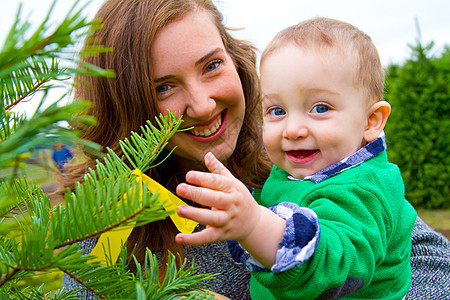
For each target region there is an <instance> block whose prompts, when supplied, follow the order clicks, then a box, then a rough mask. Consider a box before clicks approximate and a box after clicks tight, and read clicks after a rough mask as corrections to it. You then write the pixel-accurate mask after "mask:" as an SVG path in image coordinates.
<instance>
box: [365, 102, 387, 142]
mask: <svg viewBox="0 0 450 300" xmlns="http://www.w3.org/2000/svg"><path fill="white" fill-rule="evenodd" d="M390 113H391V106H390V105H389V103H387V102H386V101H384V100H383V101H378V102H376V103H374V104H373V105H372V106H371V107H370V110H369V116H368V118H367V124H366V129H365V131H364V140H365V141H366V142H372V141H374V140H375V139H376V138H377V137H378V136H379V135H380V133H381V131H382V130H383V129H384V126H385V125H386V121H387V119H388V117H389V114H390Z"/></svg>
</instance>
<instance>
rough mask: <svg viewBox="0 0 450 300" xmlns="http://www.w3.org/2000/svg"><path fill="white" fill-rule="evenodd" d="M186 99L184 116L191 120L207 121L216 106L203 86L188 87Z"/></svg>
mask: <svg viewBox="0 0 450 300" xmlns="http://www.w3.org/2000/svg"><path fill="white" fill-rule="evenodd" d="M187 98H188V99H187V108H186V114H187V115H188V116H189V117H190V118H193V119H208V118H209V117H211V115H212V114H213V112H214V110H215V108H216V105H217V103H216V100H215V99H214V98H213V97H212V95H211V94H210V93H209V92H208V89H207V87H205V86H196V87H190V88H189V90H188V93H187Z"/></svg>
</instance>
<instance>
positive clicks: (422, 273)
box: [406, 217, 450, 299]
mask: <svg viewBox="0 0 450 300" xmlns="http://www.w3.org/2000/svg"><path fill="white" fill-rule="evenodd" d="M411 267H412V283H411V288H410V289H409V291H408V294H407V295H406V299H447V297H449V295H450V243H449V241H448V239H446V238H445V237H444V236H443V235H442V234H440V233H438V232H436V231H434V230H433V229H432V228H431V227H429V226H428V225H427V224H426V223H425V222H424V221H422V219H420V218H419V217H417V219H416V223H415V225H414V229H413V232H412V251H411Z"/></svg>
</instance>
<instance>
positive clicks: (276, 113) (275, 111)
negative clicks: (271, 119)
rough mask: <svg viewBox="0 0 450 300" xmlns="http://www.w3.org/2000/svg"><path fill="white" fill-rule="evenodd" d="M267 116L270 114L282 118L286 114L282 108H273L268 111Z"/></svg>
mask: <svg viewBox="0 0 450 300" xmlns="http://www.w3.org/2000/svg"><path fill="white" fill-rule="evenodd" d="M269 114H271V115H272V116H282V115H285V114H286V112H285V111H284V109H282V108H279V107H275V108H272V109H270V110H269Z"/></svg>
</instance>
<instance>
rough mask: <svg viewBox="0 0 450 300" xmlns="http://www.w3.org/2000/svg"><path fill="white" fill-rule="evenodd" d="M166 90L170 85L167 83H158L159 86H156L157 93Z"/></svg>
mask: <svg viewBox="0 0 450 300" xmlns="http://www.w3.org/2000/svg"><path fill="white" fill-rule="evenodd" d="M168 90H170V86H169V85H167V84H163V85H160V86H158V87H156V92H157V93H158V94H161V93H164V92H167V91H168Z"/></svg>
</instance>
